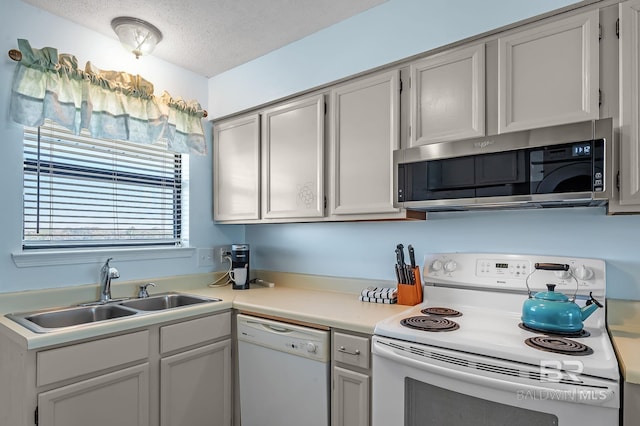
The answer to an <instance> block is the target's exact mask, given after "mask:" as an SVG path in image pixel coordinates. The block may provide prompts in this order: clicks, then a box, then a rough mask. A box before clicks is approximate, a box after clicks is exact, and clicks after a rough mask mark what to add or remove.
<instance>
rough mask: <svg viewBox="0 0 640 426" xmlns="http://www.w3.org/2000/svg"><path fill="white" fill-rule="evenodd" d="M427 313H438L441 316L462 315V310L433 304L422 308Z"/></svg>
mask: <svg viewBox="0 0 640 426" xmlns="http://www.w3.org/2000/svg"><path fill="white" fill-rule="evenodd" d="M420 312H422V313H423V314H425V315H437V316H441V317H460V316H462V312H459V311H456V310H455V309H451V308H442V307H440V306H432V307H428V308H424V309H423V310H421V311H420Z"/></svg>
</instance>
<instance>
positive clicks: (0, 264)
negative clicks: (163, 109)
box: [0, 0, 244, 293]
mask: <svg viewBox="0 0 640 426" xmlns="http://www.w3.org/2000/svg"><path fill="white" fill-rule="evenodd" d="M0 15H1V16H5V17H6V19H5V20H4V22H3V24H2V25H1V26H0V51H2V52H3V55H4V56H3V58H4V59H3V60H2V61H0V81H1V83H0V141H2V158H1V159H0V182H1V183H0V200H2V208H1V209H0V230H1V231H2V232H1V233H0V236H1V237H0V274H1V277H0V293H4V292H11V291H21V290H33V289H41V288H51V287H63V286H74V285H82V284H91V283H96V282H97V280H98V271H99V268H100V266H101V263H102V262H104V260H105V259H106V258H107V257H108V256H107V255H106V254H104V255H96V261H95V262H94V261H77V260H76V259H74V256H73V255H68V256H66V257H65V259H64V261H65V262H69V263H65V264H61V265H40V266H30V267H20V268H19V267H17V266H16V265H15V263H14V262H13V260H12V257H11V254H12V253H20V252H21V244H22V185H21V182H22V134H23V130H22V126H19V125H17V124H15V123H13V122H12V121H11V120H10V119H9V112H8V106H9V95H10V89H11V81H12V79H13V73H14V70H15V68H16V66H15V62H13V61H12V60H10V59H9V58H8V57H7V54H6V52H7V51H9V50H10V49H15V48H17V41H16V40H17V39H18V38H25V39H27V40H29V41H30V43H31V46H33V47H34V48H41V47H44V46H52V47H56V48H58V51H59V52H61V53H62V52H65V53H71V54H73V55H75V56H76V57H77V58H78V62H79V64H80V66H81V67H83V66H84V64H85V63H86V62H87V61H91V63H93V64H94V65H95V66H97V67H99V68H102V69H113V70H121V71H127V72H129V73H132V74H140V75H141V76H143V77H144V78H146V79H148V80H149V81H151V82H153V84H154V86H155V91H156V94H157V95H160V94H162V91H163V90H166V91H168V92H169V93H170V94H171V95H172V96H176V97H177V96H180V97H183V98H184V99H196V100H198V101H199V102H200V103H201V104H202V105H203V106H206V105H207V83H208V80H207V79H206V78H205V77H202V76H199V75H196V74H194V73H192V72H190V71H187V70H185V69H183V68H180V67H178V66H176V65H172V64H169V63H167V62H164V61H162V60H160V59H157V58H155V57H153V56H149V57H144V58H141V59H140V60H136V59H135V57H134V56H133V55H132V54H130V53H127V52H126V51H125V50H124V49H123V48H122V46H121V45H120V43H119V42H118V40H117V39H116V37H115V34H114V35H113V37H106V36H104V35H102V34H98V33H96V32H94V31H91V30H88V29H86V28H84V27H82V26H80V25H77V24H74V23H73V22H71V21H67V20H65V19H62V18H59V17H57V16H54V15H51V14H50V13H48V12H45V11H43V10H40V9H37V8H35V7H33V6H30V5H28V4H26V3H24V2H22V1H21V0H2V1H1V2H0ZM208 125H209V126H210V124H208ZM207 134H208V135H210V134H211V132H210V129H209V131H208V132H207ZM207 144H208V146H209V155H207V156H195V155H190V156H189V165H190V168H191V180H190V199H191V203H190V219H191V220H190V231H191V232H190V242H189V243H190V245H191V246H192V247H207V248H209V247H214V246H216V245H224V244H229V243H230V242H232V241H237V240H242V239H243V238H244V228H243V227H242V226H235V227H230V226H225V227H220V226H217V225H215V224H214V223H213V221H212V213H211V212H212V207H211V206H212V192H211V186H212V183H211V182H212V178H211V163H212V161H211V140H210V137H209V138H208V140H207ZM110 255H111V256H113V257H114V262H113V263H114V266H117V267H118V269H119V270H120V276H121V279H122V280H123V281H124V280H136V279H140V280H143V279H148V278H154V277H160V276H170V275H185V274H193V273H203V272H208V271H212V270H214V269H215V268H214V267H198V265H197V259H196V256H192V257H185V258H182V257H176V258H169V259H167V258H164V259H157V258H155V259H154V258H153V256H143V257H145V258H144V259H136V260H131V259H126V256H123V255H120V254H118V253H111V254H110ZM98 259H99V260H98Z"/></svg>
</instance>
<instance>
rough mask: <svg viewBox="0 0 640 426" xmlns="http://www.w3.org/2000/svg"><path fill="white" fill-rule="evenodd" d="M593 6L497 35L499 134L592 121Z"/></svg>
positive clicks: (596, 86)
mask: <svg viewBox="0 0 640 426" xmlns="http://www.w3.org/2000/svg"><path fill="white" fill-rule="evenodd" d="M598 23H599V14H598V10H593V11H590V12H586V13H582V14H579V15H575V16H572V17H569V18H566V19H562V20H560V21H556V22H551V23H548V24H544V25H537V26H536V27H535V28H531V29H529V30H525V31H520V32H516V33H513V34H509V35H505V36H503V37H500V38H499V39H498V61H499V67H498V68H499V71H498V73H499V77H498V86H499V89H498V90H499V96H498V132H499V133H505V132H511V131H516V130H523V129H531V128H535V127H544V126H551V125H556V124H563V123H572V122H577V121H584V120H592V119H597V118H598V116H599V110H598V102H599V100H598V89H599V80H598V79H599V68H598V58H599V46H598V37H599V30H598Z"/></svg>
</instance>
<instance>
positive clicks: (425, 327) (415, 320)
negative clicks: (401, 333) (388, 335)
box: [400, 315, 460, 331]
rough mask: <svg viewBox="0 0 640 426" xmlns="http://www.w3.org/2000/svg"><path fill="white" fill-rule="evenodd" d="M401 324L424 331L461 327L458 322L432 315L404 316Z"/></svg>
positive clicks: (450, 329)
mask: <svg viewBox="0 0 640 426" xmlns="http://www.w3.org/2000/svg"><path fill="white" fill-rule="evenodd" d="M400 324H402V325H403V326H405V327H409V328H413V329H415V330H422V331H453V330H457V329H458V328H460V325H458V323H457V322H454V321H451V320H450V319H447V318H441V317H437V316H431V315H425V316H416V317H409V318H404V319H402V320H401V321H400Z"/></svg>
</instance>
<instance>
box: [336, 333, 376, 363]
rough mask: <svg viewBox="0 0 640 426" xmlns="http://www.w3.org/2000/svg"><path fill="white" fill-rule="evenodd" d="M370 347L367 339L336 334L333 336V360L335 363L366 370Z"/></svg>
mask: <svg viewBox="0 0 640 426" xmlns="http://www.w3.org/2000/svg"><path fill="white" fill-rule="evenodd" d="M370 347H371V343H370V341H369V338H368V337H361V336H354V335H351V334H344V333H338V332H336V333H334V335H333V359H334V360H335V361H336V362H341V363H344V364H349V365H354V366H356V367H362V368H366V369H368V368H369V359H370V356H369V353H370V349H369V348H370Z"/></svg>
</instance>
